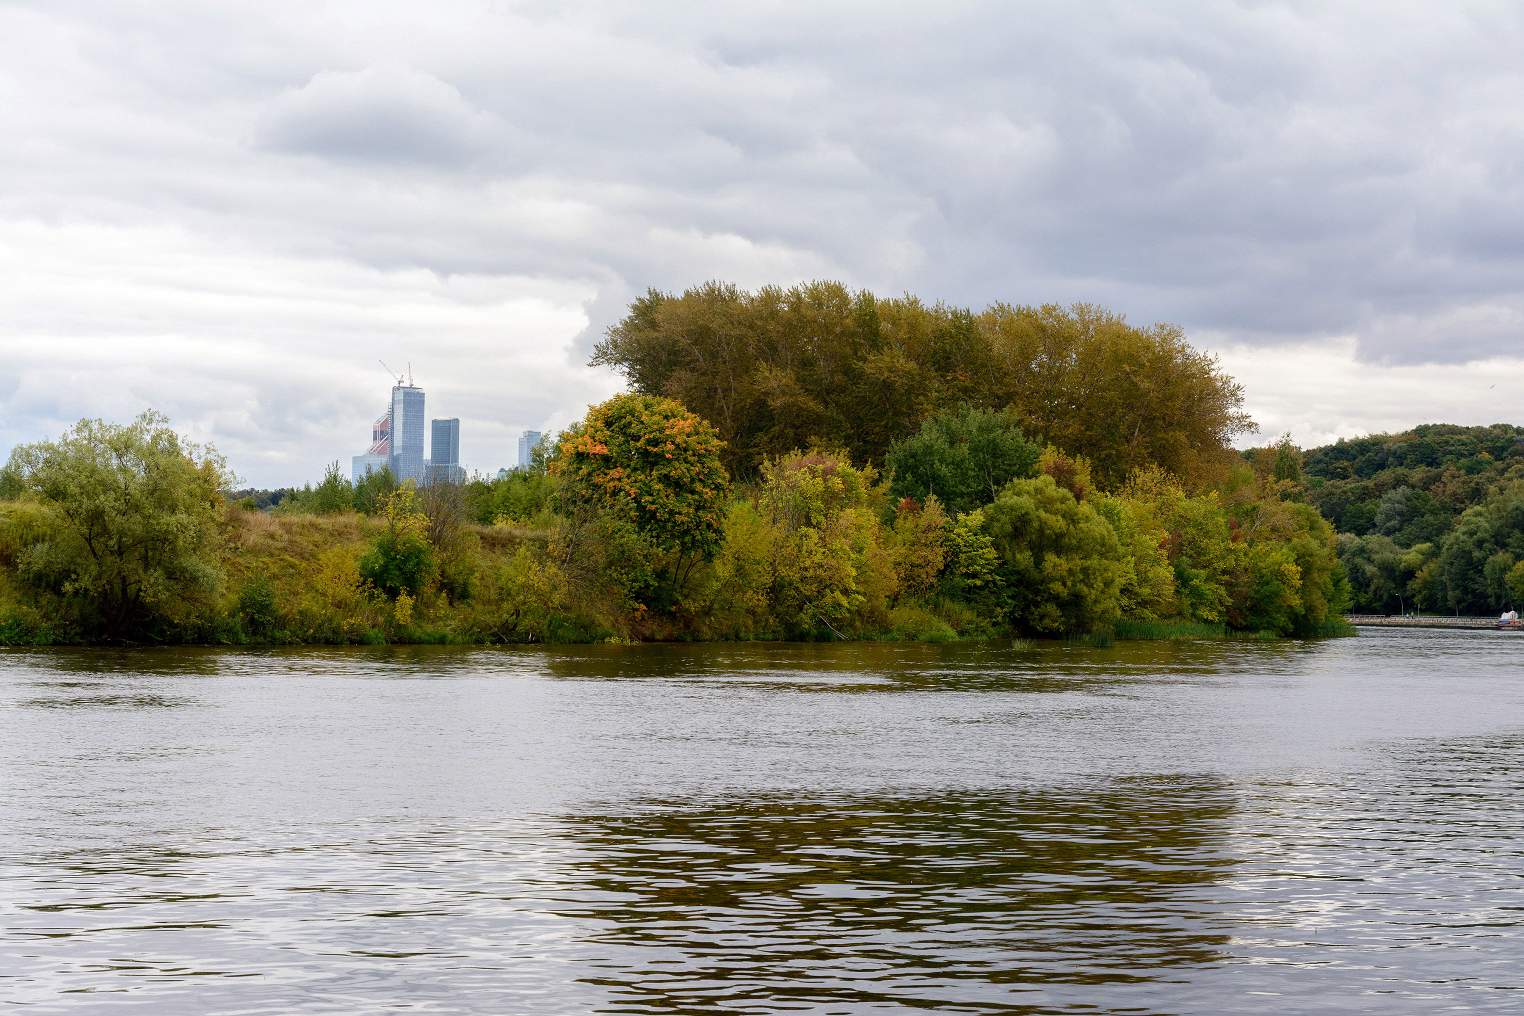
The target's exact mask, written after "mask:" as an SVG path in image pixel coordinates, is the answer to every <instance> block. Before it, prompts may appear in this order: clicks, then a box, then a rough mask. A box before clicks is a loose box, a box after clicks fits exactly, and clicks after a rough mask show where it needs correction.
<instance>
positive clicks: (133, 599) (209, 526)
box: [9, 412, 231, 641]
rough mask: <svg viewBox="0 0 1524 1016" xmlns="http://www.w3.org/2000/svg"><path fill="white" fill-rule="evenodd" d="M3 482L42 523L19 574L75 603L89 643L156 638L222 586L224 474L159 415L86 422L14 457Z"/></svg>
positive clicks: (207, 452)
mask: <svg viewBox="0 0 1524 1016" xmlns="http://www.w3.org/2000/svg"><path fill="white" fill-rule="evenodd" d="M9 472H10V474H11V475H12V476H13V477H14V481H13V482H14V483H15V485H16V487H17V489H19V491H20V492H21V496H22V497H23V498H28V499H32V500H34V501H36V502H37V503H38V504H39V505H41V506H42V507H43V509H44V510H45V512H46V514H47V523H46V524H45V525H44V526H43V527H42V528H41V530H40V531H39V532H38V533H37V534H35V539H33V540H32V541H30V542H29V544H28V545H27V546H26V547H25V548H24V549H23V551H22V553H21V555H20V560H19V562H18V563H19V571H20V573H21V575H22V576H23V577H24V579H25V580H27V581H28V582H30V583H31V584H33V585H34V586H37V587H40V588H43V589H45V590H48V591H50V592H53V593H56V594H58V595H59V596H61V597H63V598H64V600H65V601H66V602H68V603H69V604H71V605H72V606H73V607H74V609H75V610H76V612H77V614H78V620H79V622H80V624H81V626H82V627H83V628H84V629H85V630H86V631H87V632H90V633H93V634H96V635H98V636H99V637H100V638H103V639H106V640H108V641H123V640H129V639H136V638H142V637H152V636H154V635H157V634H159V633H160V631H161V630H162V629H163V628H164V627H165V626H166V625H170V626H172V625H173V624H175V623H177V622H183V621H188V620H191V619H193V618H194V613H195V608H197V607H198V606H199V607H204V606H206V605H207V604H208V603H210V601H211V599H212V597H213V596H214V594H215V593H216V591H217V590H218V588H219V587H220V584H221V579H222V575H221V569H220V565H219V551H220V546H221V531H220V528H219V523H220V522H221V520H222V517H223V510H224V503H225V502H224V495H225V493H226V491H227V490H228V488H229V487H230V485H231V484H230V477H229V474H228V471H227V466H226V464H225V463H224V461H223V459H222V457H221V456H220V455H218V454H217V452H216V451H215V449H213V448H211V447H210V446H202V445H196V444H193V443H191V442H188V441H186V440H184V439H183V438H181V437H180V436H179V435H178V434H176V433H175V432H174V430H172V429H171V428H170V426H169V421H168V420H167V419H166V418H165V417H164V416H162V415H160V414H158V413H154V412H147V413H144V414H142V415H141V416H139V417H138V418H137V419H135V420H134V421H133V422H132V423H130V424H126V425H121V424H110V423H105V422H103V421H100V420H82V421H81V422H79V423H78V424H76V425H75V426H74V427H72V428H70V430H69V431H68V432H66V433H65V434H64V435H63V437H61V438H59V439H58V440H57V441H42V442H38V443H36V444H29V445H23V446H21V447H19V448H17V449H15V451H14V452H13V453H12V455H11V460H10V466H9Z"/></svg>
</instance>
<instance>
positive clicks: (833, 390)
mask: <svg viewBox="0 0 1524 1016" xmlns="http://www.w3.org/2000/svg"><path fill="white" fill-rule="evenodd" d="M593 362H594V363H599V364H607V365H611V366H614V367H616V368H618V369H619V370H620V371H621V372H623V374H624V375H625V377H626V378H627V379H628V380H629V382H630V384H631V386H632V387H633V388H634V389H635V390H636V391H637V392H642V393H645V394H648V395H664V396H670V397H672V398H675V399H677V400H679V401H680V402H682V403H683V404H684V405H685V406H687V407H688V408H689V409H691V410H693V411H694V412H696V413H698V414H699V415H701V416H703V417H704V418H705V419H707V420H709V421H710V422H711V423H713V424H714V426H715V428H716V430H717V431H718V433H719V436H720V437H721V438H722V439H723V440H724V441H725V442H726V446H727V447H726V452H725V457H726V459H725V460H726V464H727V466H728V467H729V468H730V470H731V471H732V472H733V473H734V474H736V475H738V476H743V477H752V476H755V475H756V473H757V471H758V470H759V469H760V468H761V464H762V462H763V461H764V460H765V459H768V458H777V457H779V456H782V455H787V454H788V453H790V452H791V451H793V450H795V449H798V448H808V447H811V446H817V445H820V446H827V447H839V448H843V449H845V450H846V451H847V452H848V453H849V454H850V456H851V457H852V459H853V461H855V462H857V463H858V464H863V463H867V462H872V463H882V462H883V461H884V458H885V456H886V455H887V454H888V453H889V450H890V448H891V446H892V445H893V444H894V443H895V442H896V441H900V440H903V439H905V438H907V437H909V436H910V435H911V434H913V433H915V432H916V431H917V430H918V429H919V427H920V426H921V424H922V423H923V422H924V421H926V420H927V419H929V418H931V417H932V416H934V415H936V414H937V413H938V412H940V411H945V410H952V409H956V408H957V407H959V406H962V405H969V406H974V407H977V408H980V409H987V410H994V411H1007V412H1009V413H1011V414H1012V416H1013V417H1014V419H1015V420H1016V422H1017V423H1019V424H1020V425H1021V427H1022V428H1024V429H1025V431H1026V432H1027V433H1028V434H1030V435H1032V436H1033V437H1034V438H1036V439H1038V440H1040V441H1044V442H1047V443H1050V444H1054V445H1056V446H1058V447H1060V448H1062V449H1064V450H1065V451H1066V452H1069V453H1071V454H1075V455H1081V456H1084V457H1085V458H1087V459H1088V460H1089V461H1090V462H1091V463H1092V465H1093V467H1094V469H1095V471H1096V475H1097V478H1098V479H1100V480H1101V481H1102V482H1104V483H1120V482H1122V481H1123V480H1125V478H1126V477H1127V476H1128V474H1130V473H1131V472H1132V471H1133V470H1135V469H1138V468H1141V467H1144V466H1150V465H1157V466H1161V467H1163V468H1165V469H1168V470H1170V471H1171V472H1173V473H1175V474H1176V475H1178V476H1181V477H1183V478H1185V479H1187V481H1189V482H1193V483H1195V482H1200V481H1205V480H1207V479H1215V478H1219V477H1220V474H1221V471H1222V468H1223V463H1224V461H1225V460H1226V458H1227V457H1228V453H1227V447H1228V442H1229V441H1230V440H1231V439H1232V438H1233V437H1234V436H1235V435H1238V434H1242V433H1246V432H1248V431H1250V430H1252V429H1253V424H1252V423H1251V422H1250V421H1249V419H1248V417H1247V416H1246V415H1245V414H1244V412H1243V392H1242V389H1241V388H1240V387H1239V386H1238V384H1236V383H1235V382H1234V381H1233V380H1232V379H1231V378H1229V377H1227V376H1226V375H1224V374H1223V373H1222V372H1221V371H1220V370H1218V368H1217V364H1216V362H1215V361H1214V360H1213V358H1212V357H1210V356H1209V355H1207V354H1205V353H1201V352H1199V351H1197V350H1196V349H1193V348H1192V347H1191V345H1190V344H1189V343H1188V342H1186V340H1185V337H1184V336H1183V335H1182V334H1181V332H1180V330H1179V329H1177V328H1175V327H1173V326H1171V325H1153V326H1150V327H1147V328H1139V327H1136V326H1134V325H1130V324H1128V323H1127V322H1126V321H1125V320H1124V319H1123V318H1122V317H1120V316H1119V315H1116V314H1112V313H1110V312H1108V311H1104V310H1102V309H1100V308H1097V307H1091V306H1084V305H1080V306H1075V307H1072V308H1067V309H1066V308H1062V307H1056V306H1044V307H1015V306H1010V305H1007V304H995V305H993V306H991V307H989V308H987V309H986V310H984V311H981V312H979V313H977V314H976V313H973V312H971V311H967V310H962V309H959V308H955V307H948V306H946V305H943V304H936V305H927V304H923V303H921V302H920V301H919V300H916V299H914V298H913V297H904V298H899V299H882V298H878V297H875V296H874V295H873V294H871V293H867V292H855V293H854V292H852V291H850V290H848V289H847V288H846V287H844V286H842V285H840V284H838V283H834V282H816V283H811V284H808V285H802V286H795V287H793V288H791V289H779V288H776V287H767V288H764V289H761V290H758V291H757V292H755V293H749V292H745V291H742V290H740V289H738V288H736V287H734V286H728V285H723V284H720V283H710V284H707V285H704V286H700V287H698V288H696V289H691V290H688V291H687V292H685V293H683V294H682V295H681V296H672V295H669V294H665V293H659V292H655V291H652V292H650V293H648V294H647V295H646V296H644V297H643V298H641V299H639V300H637V301H636V302H635V303H634V305H633V306H632V307H631V308H630V312H629V314H628V315H627V316H626V317H625V318H624V320H623V321H621V322H620V323H619V324H618V325H616V326H614V327H613V328H611V329H610V330H609V333H608V335H607V337H606V338H605V339H604V341H603V342H601V343H600V344H599V345H598V347H597V350H596V353H595V356H594V360H593Z"/></svg>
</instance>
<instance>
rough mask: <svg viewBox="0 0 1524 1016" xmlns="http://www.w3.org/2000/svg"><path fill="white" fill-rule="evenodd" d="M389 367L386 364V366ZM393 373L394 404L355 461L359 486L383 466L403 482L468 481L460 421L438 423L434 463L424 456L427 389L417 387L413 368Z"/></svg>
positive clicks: (375, 425) (378, 422)
mask: <svg viewBox="0 0 1524 1016" xmlns="http://www.w3.org/2000/svg"><path fill="white" fill-rule="evenodd" d="M382 366H383V367H385V366H386V365H385V364H382ZM387 373H388V374H392V380H393V381H394V382H395V383H394V384H393V385H392V397H391V402H390V403H389V404H388V405H387V409H386V413H385V415H383V416H382V417H381V418H380V419H378V420H377V421H376V422H375V423H374V424H373V425H372V426H371V430H370V448H369V449H368V450H367V451H366V452H365V453H364V454H363V455H356V456H354V459H353V463H354V465H353V470H352V475H353V477H354V482H355V483H359V482H360V481H362V480H364V479H365V477H366V476H367V475H368V474H370V473H374V472H379V471H380V470H381V468H382V467H383V466H385V467H386V468H388V469H390V470H391V471H392V475H393V476H394V477H396V478H397V481H398V482H399V483H402V482H406V481H407V480H412V481H413V482H414V483H416V484H419V485H422V484H426V483H429V482H447V483H459V482H461V481H462V480H464V479H465V470H464V469H462V468H461V466H460V421H459V420H435V421H434V434H435V437H434V449H433V451H434V457H435V460H436V461H434V462H433V463H431V462H430V460H429V459H427V458H425V457H424V426H423V424H424V395H423V389H422V388H419V387H418V386H417V385H415V384H413V372H412V368H411V367H409V368H408V372H407V374H405V375H403V374H393V373H392V371H391V369H390V368H387Z"/></svg>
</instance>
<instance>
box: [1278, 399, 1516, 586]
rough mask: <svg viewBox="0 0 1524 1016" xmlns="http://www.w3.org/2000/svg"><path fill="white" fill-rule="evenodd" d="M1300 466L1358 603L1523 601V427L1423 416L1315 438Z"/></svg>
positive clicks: (1310, 495) (1307, 491) (1309, 492)
mask: <svg viewBox="0 0 1524 1016" xmlns="http://www.w3.org/2000/svg"><path fill="white" fill-rule="evenodd" d="M1302 468H1303V474H1304V479H1305V484H1306V488H1305V489H1306V496H1307V498H1308V500H1309V501H1311V502H1312V503H1313V504H1314V505H1316V506H1317V508H1318V510H1319V511H1321V512H1322V513H1323V515H1324V517H1326V518H1327V519H1328V520H1329V521H1331V522H1333V523H1334V525H1335V527H1336V528H1337V529H1338V530H1339V532H1340V534H1341V536H1340V551H1339V554H1340V557H1341V559H1342V560H1343V561H1344V564H1345V568H1346V570H1347V571H1348V573H1349V578H1350V584H1351V587H1352V591H1353V594H1354V601H1355V602H1354V607H1355V609H1356V610H1372V611H1383V612H1384V611H1392V610H1399V609H1405V608H1406V609H1411V608H1413V607H1415V606H1416V607H1419V608H1422V609H1426V610H1456V611H1460V612H1462V613H1486V612H1490V611H1493V610H1497V609H1500V608H1503V607H1509V606H1518V605H1521V604H1524V427H1517V426H1513V425H1510V424H1503V423H1498V424H1493V425H1492V426H1489V427H1460V426H1455V425H1452V424H1425V425H1423V426H1419V427H1414V428H1413V429H1412V430H1409V431H1404V432H1402V433H1400V434H1376V435H1372V436H1370V437H1363V438H1357V439H1355V440H1352V441H1340V442H1338V443H1337V444H1331V445H1326V446H1324V447H1322V448H1313V449H1311V450H1309V451H1307V452H1305V453H1304V455H1303V464H1302Z"/></svg>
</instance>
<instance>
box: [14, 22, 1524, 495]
mask: <svg viewBox="0 0 1524 1016" xmlns="http://www.w3.org/2000/svg"><path fill="white" fill-rule="evenodd" d="M718 11H720V7H719V6H717V5H712V4H697V3H695V4H691V5H677V4H653V3H642V4H629V3H607V4H602V3H590V4H562V3H510V2H490V0H489V2H475V3H471V2H458V3H457V2H451V0H433V2H430V3H426V4H425V3H418V2H410V3H396V4H393V3H387V2H378V0H364V2H354V3H327V2H323V0H302V2H300V3H285V2H280V0H261V2H258V3H247V4H235V3H226V4H208V3H205V2H204V0H183V2H182V0H139V2H124V0H116V2H111V3H105V2H102V3H90V2H87V0H39V2H36V3H29V2H25V0H22V2H17V0H5V2H4V3H0V132H3V133H0V136H3V137H4V138H5V141H4V144H3V145H0V358H3V366H0V454H3V453H4V452H5V451H6V449H8V448H9V447H10V446H11V445H13V444H15V443H18V442H21V441H28V440H35V439H37V438H40V437H46V436H51V435H54V434H56V433H57V432H59V431H60V430H61V429H63V428H64V427H65V426H67V425H68V424H69V423H71V422H73V421H74V420H76V419H78V418H80V417H82V416H103V417H106V418H109V419H127V418H129V417H130V416H132V415H133V414H135V413H136V412H138V411H139V410H141V409H143V408H145V407H148V406H153V407H157V408H159V409H162V410H164V411H165V412H166V413H168V414H169V415H170V416H171V417H172V418H173V420H174V422H175V423H176V425H177V426H179V427H180V428H181V429H182V430H185V431H188V432H190V433H191V434H193V435H194V436H196V437H197V438H199V439H205V440H212V441H214V442H215V443H216V444H217V445H218V446H219V447H220V448H221V449H222V450H223V451H224V452H225V453H226V454H227V455H228V456H229V458H230V459H231V460H232V463H233V465H234V467H235V469H236V470H237V472H238V473H239V474H240V476H241V477H243V478H244V479H245V480H247V481H248V482H251V483H255V484H259V485H274V484H284V483H291V482H300V481H303V480H309V479H313V478H315V477H316V476H318V475H319V474H320V473H321V469H322V465H323V463H325V462H328V461H331V460H333V459H342V460H343V461H344V463H345V464H346V466H347V463H348V459H349V456H351V455H352V454H355V453H356V452H359V451H362V450H363V445H364V444H365V443H366V440H367V438H368V434H369V425H370V421H371V420H372V418H374V417H375V416H376V415H378V414H379V413H380V412H381V411H382V410H383V409H384V406H385V402H386V398H387V388H388V381H387V378H386V375H385V374H384V373H383V372H382V368H381V366H380V365H379V364H378V363H377V362H376V361H377V360H378V359H384V360H386V361H387V362H388V363H390V364H391V365H392V366H394V367H402V366H403V365H404V364H405V363H407V362H408V361H411V363H412V367H413V372H414V374H415V376H416V378H417V379H418V383H419V384H420V385H422V386H423V387H424V388H425V389H426V390H427V392H428V399H429V407H428V408H429V413H430V415H433V416H459V417H461V418H462V436H461V445H462V454H463V458H464V459H465V460H466V464H467V465H468V466H470V467H476V468H483V469H495V468H496V467H497V466H498V465H500V464H504V463H506V462H509V461H511V459H512V454H513V449H512V445H513V442H514V440H515V439H516V437H517V434H518V432H519V431H520V430H522V429H524V428H526V427H534V428H546V429H553V428H555V427H558V426H560V425H564V424H565V423H567V422H569V421H570V420H572V419H575V418H576V417H578V416H580V415H581V413H582V411H583V409H584V408H585V407H586V405H587V404H588V403H589V402H591V401H595V400H597V399H600V398H602V397H604V396H606V395H607V394H609V393H611V392H612V391H614V390H616V389H617V388H618V380H617V378H615V377H613V376H612V375H610V374H608V373H606V372H603V371H595V370H592V369H590V368H588V367H586V366H585V363H586V359H587V353H588V350H589V348H590V346H591V344H592V342H593V341H595V339H596V338H597V336H598V335H600V334H601V333H602V330H603V329H604V328H605V327H607V325H608V324H609V323H610V322H612V321H613V320H616V319H617V318H618V316H619V315H620V312H621V309H622V308H623V306H624V305H625V304H626V302H627V301H628V300H629V299H630V298H631V296H633V295H634V294H637V293H639V292H641V291H643V290H644V289H646V288H647V287H651V286H654V287H658V288H662V289H681V288H684V287H686V286H688V285H691V284H694V283H697V282H700V281H703V280H705V279H709V278H721V279H726V280H731V281H735V282H738V283H741V284H744V285H747V286H755V285H760V284H763V283H769V282H777V283H791V282H794V281H798V280H805V279H812V278H836V279H841V280H843V281H845V282H847V283H849V284H851V285H854V286H862V287H867V288H870V289H873V290H875V291H877V292H881V293H886V294H895V293H900V292H904V291H911V292H914V293H917V294H919V295H921V296H923V297H926V298H931V299H943V300H947V301H950V302H954V303H960V304H967V305H973V306H982V305H984V304H986V303H988V302H991V301H993V300H997V299H1003V300H1008V301H1012V302H1020V303H1042V302H1050V301H1051V302H1069V301H1074V300H1087V301H1093V302H1099V303H1103V304H1106V305H1109V306H1111V307H1113V308H1115V309H1118V310H1121V311H1124V312H1125V313H1127V314H1128V315H1129V317H1131V318H1132V319H1133V320H1135V321H1139V322H1149V321H1154V320H1169V321H1174V322H1177V323H1179V324H1181V325H1182V326H1184V327H1185V328H1186V329H1187V331H1188V333H1189V334H1190V335H1191V336H1192V338H1193V340H1194V341H1195V342H1197V343H1198V344H1199V345H1201V346H1204V347H1206V348H1209V349H1211V350H1213V351H1214V352H1216V353H1218V354H1219V355H1220V356H1221V358H1222V361H1223V364H1224V365H1225V367H1226V368H1227V369H1228V370H1229V371H1231V372H1232V373H1233V374H1234V375H1235V376H1237V377H1238V378H1239V379H1240V380H1241V381H1243V382H1244V384H1245V386H1246V388H1247V391H1248V402H1249V408H1250V410H1251V411H1252V412H1253V413H1254V415H1255V416H1256V418H1257V419H1258V420H1259V421H1260V423H1261V425H1262V427H1263V430H1264V432H1265V433H1267V434H1269V435H1271V436H1275V435H1278V434H1280V433H1282V432H1289V433H1291V434H1293V435H1294V436H1295V437H1296V438H1297V439H1298V440H1300V441H1302V442H1304V443H1321V442H1323V441H1327V440H1330V439H1332V438H1334V437H1338V436H1352V435H1355V434H1359V433H1365V432H1369V431H1372V430H1384V429H1399V428H1403V427H1407V426H1410V425H1412V424H1415V423H1420V422H1424V421H1432V420H1447V421H1453V422H1461V423H1490V422H1495V421H1499V420H1507V421H1511V422H1520V423H1524V367H1521V363H1524V341H1521V339H1524V101H1521V99H1524V59H1521V58H1520V55H1519V54H1520V53H1521V52H1524V15H1521V13H1520V8H1519V7H1517V5H1510V4H1503V3H1498V4H1465V3H1458V4H1434V3H1423V4H1419V3H1412V4H1409V3H1400V2H1392V0H1380V2H1371V3H1359V4H1328V3H1270V2H1265V3H1242V4H1238V5H1232V4H1228V3H1220V2H1212V3H1202V4H1174V3H1149V4H1138V3H1116V4H1106V3H1101V2H1095V3H1085V4H1076V3H1072V2H1056V3H1025V4H1016V3H989V4H960V3H951V2H946V0H942V2H939V3H937V4H935V5H933V4H915V5H911V4H905V5H895V4H888V5H886V4H882V3H871V4H870V3H854V4H836V5H831V4H823V3H819V2H812V3H766V2H756V3H751V4H747V5H744V6H742V5H733V6H732V9H731V10H730V11H727V12H725V13H723V14H722V13H717V12H718Z"/></svg>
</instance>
